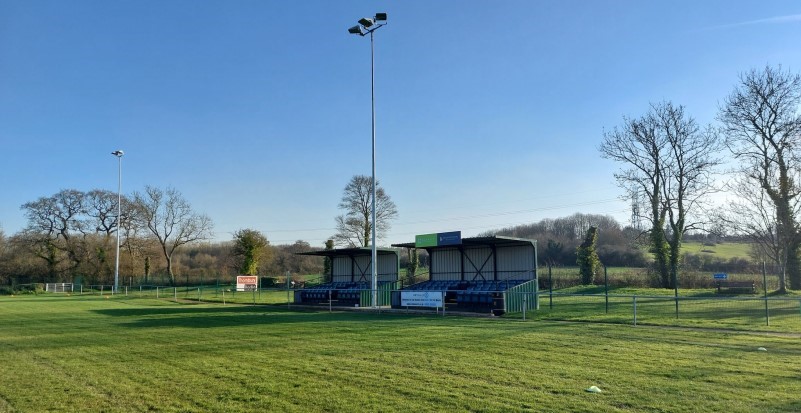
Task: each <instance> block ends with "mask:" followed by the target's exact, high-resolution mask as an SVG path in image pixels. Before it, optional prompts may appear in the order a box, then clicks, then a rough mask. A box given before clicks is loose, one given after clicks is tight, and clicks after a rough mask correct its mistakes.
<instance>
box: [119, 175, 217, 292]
mask: <svg viewBox="0 0 801 413" xmlns="http://www.w3.org/2000/svg"><path fill="white" fill-rule="evenodd" d="M134 205H135V208H136V214H135V216H136V218H137V219H138V220H139V223H140V225H142V226H143V227H145V228H147V229H148V230H149V231H150V233H151V234H152V235H153V236H154V237H155V238H156V240H157V241H158V243H159V245H160V247H161V251H162V253H163V255H164V259H165V260H166V263H167V274H168V275H169V277H170V282H172V283H173V285H174V284H175V274H173V260H172V257H173V254H174V253H175V250H176V249H178V248H180V247H181V246H183V245H186V244H190V243H192V242H196V241H201V240H205V239H208V238H210V237H211V230H212V226H213V225H212V222H211V218H209V217H208V216H206V215H203V214H198V213H196V212H194V211H193V210H192V207H191V206H190V205H189V202H187V200H186V199H184V197H183V196H182V195H181V193H180V192H178V191H177V190H176V189H174V188H167V189H166V190H161V189H159V188H154V187H151V186H147V187H145V193H144V194H140V193H138V192H136V193H134Z"/></svg>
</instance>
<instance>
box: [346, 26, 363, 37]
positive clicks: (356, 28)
mask: <svg viewBox="0 0 801 413" xmlns="http://www.w3.org/2000/svg"><path fill="white" fill-rule="evenodd" d="M348 33H350V34H358V35H359V36H364V30H362V26H353V27H351V28H350V29H348Z"/></svg>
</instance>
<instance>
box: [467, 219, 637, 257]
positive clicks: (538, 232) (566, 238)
mask: <svg viewBox="0 0 801 413" xmlns="http://www.w3.org/2000/svg"><path fill="white" fill-rule="evenodd" d="M590 227H596V228H598V241H597V252H598V257H599V258H600V259H601V262H602V263H603V264H604V265H606V266H613V267H644V266H646V265H647V260H646V257H645V254H644V253H643V251H642V249H641V248H640V247H639V246H638V242H639V236H640V234H641V232H640V231H638V230H636V229H633V228H630V227H626V228H623V227H622V226H621V225H620V223H618V222H617V221H616V220H615V219H614V218H612V217H611V216H608V215H594V214H581V213H576V214H573V215H571V216H568V217H564V218H553V219H552V218H547V219H543V220H541V221H539V222H536V223H533V224H526V225H518V226H515V227H509V228H502V229H499V230H497V231H489V232H486V233H483V234H480V235H481V236H488V235H506V236H511V237H518V238H529V239H536V240H537V247H538V250H539V251H538V252H539V260H540V264H541V265H542V264H544V265H549V264H550V265H559V266H575V265H576V248H577V247H578V246H579V244H581V242H582V240H583V239H584V236H585V235H586V233H587V230H588V229H589V228H590Z"/></svg>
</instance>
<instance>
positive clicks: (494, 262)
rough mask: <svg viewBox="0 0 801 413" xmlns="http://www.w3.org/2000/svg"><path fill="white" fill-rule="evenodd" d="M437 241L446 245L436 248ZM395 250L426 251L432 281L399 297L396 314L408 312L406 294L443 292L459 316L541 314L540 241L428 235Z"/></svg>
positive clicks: (396, 294) (445, 302) (446, 302)
mask: <svg viewBox="0 0 801 413" xmlns="http://www.w3.org/2000/svg"><path fill="white" fill-rule="evenodd" d="M453 234H457V235H455V236H453ZM434 235H437V236H439V237H438V238H439V239H446V240H447V242H445V243H438V242H436V240H435V238H434V237H432V236H434ZM421 239H422V242H421ZM392 246H393V247H398V248H423V249H425V250H426V251H427V252H428V255H429V257H430V260H429V261H430V267H429V274H430V280H429V281H425V282H422V283H418V284H414V285H411V286H408V287H406V288H404V289H403V290H402V291H396V292H394V293H393V296H392V306H393V307H394V308H404V306H402V305H401V303H402V293H403V291H442V292H444V296H443V300H442V301H443V305H444V306H445V307H446V308H448V309H449V310H457V311H478V312H485V311H492V312H493V313H496V314H498V313H503V312H520V311H523V308H524V306H525V308H526V310H532V309H537V308H539V305H538V302H537V294H538V289H539V288H538V285H537V278H538V277H537V265H536V262H537V241H536V240H529V239H522V238H512V237H504V236H491V237H474V238H461V234H460V233H458V232H457V233H443V234H427V235H423V236H418V237H417V239H416V241H415V242H414V243H403V244H393V245H392Z"/></svg>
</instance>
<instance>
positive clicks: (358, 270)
mask: <svg viewBox="0 0 801 413" xmlns="http://www.w3.org/2000/svg"><path fill="white" fill-rule="evenodd" d="M298 255H314V256H319V257H327V258H329V259H330V260H331V274H326V276H327V278H328V280H327V282H326V283H323V284H320V285H316V286H312V287H308V288H304V289H302V290H296V291H295V303H296V304H319V303H325V304H328V303H329V300H330V302H331V305H338V306H350V307H353V306H356V305H359V306H370V305H372V303H371V301H372V294H370V292H371V288H372V273H373V268H372V260H373V257H372V249H371V248H370V247H363V248H340V249H333V250H321V251H312V252H302V253H299V254H298ZM376 255H377V256H378V266H377V267H376V270H377V271H376V273H377V277H378V290H379V294H378V305H389V291H391V290H393V289H396V288H398V271H399V269H400V260H399V258H398V252H397V251H395V250H392V249H386V248H377V249H376Z"/></svg>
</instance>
